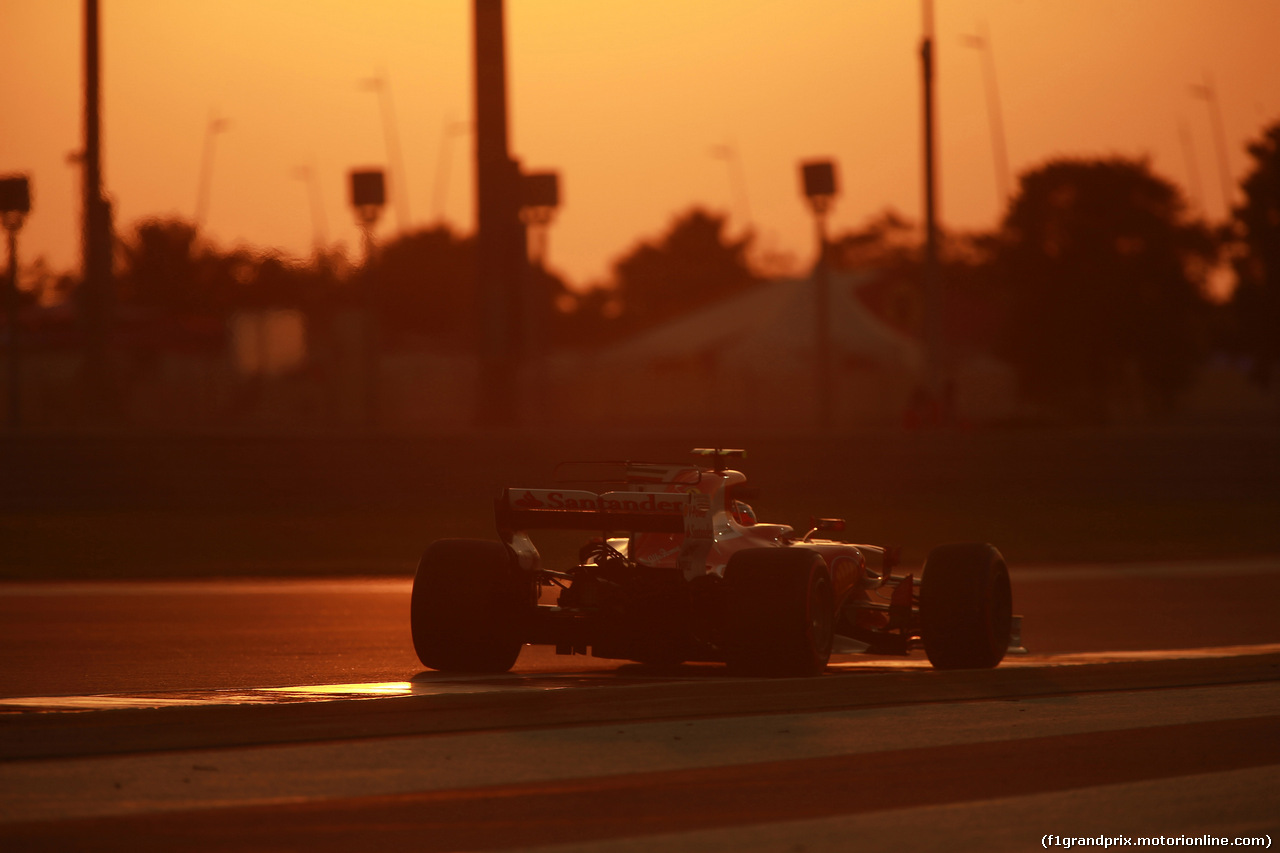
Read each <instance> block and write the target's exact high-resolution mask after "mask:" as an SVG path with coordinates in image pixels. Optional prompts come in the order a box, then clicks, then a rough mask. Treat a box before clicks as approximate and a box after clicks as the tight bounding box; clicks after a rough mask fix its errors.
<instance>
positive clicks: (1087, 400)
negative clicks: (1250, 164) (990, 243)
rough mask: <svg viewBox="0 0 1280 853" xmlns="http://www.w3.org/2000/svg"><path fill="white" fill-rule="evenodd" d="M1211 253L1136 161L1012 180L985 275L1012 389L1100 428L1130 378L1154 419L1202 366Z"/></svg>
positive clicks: (1172, 194)
mask: <svg viewBox="0 0 1280 853" xmlns="http://www.w3.org/2000/svg"><path fill="white" fill-rule="evenodd" d="M1214 252H1215V250H1214V243H1213V240H1212V237H1211V235H1210V234H1209V232H1208V230H1207V229H1206V228H1205V227H1204V226H1203V225H1202V224H1199V223H1194V222H1191V221H1189V220H1188V218H1187V215H1186V207H1185V203H1184V201H1183V199H1182V196H1181V194H1180V193H1179V191H1178V190H1177V189H1176V188H1175V187H1174V186H1172V185H1171V184H1170V183H1168V182H1167V181H1165V180H1163V179H1162V178H1159V177H1157V176H1155V175H1154V174H1152V172H1151V170H1150V167H1149V165H1148V163H1146V162H1145V161H1137V160H1128V159H1122V158H1112V159H1100V160H1078V159H1062V160H1056V161H1053V162H1050V163H1048V164H1046V165H1044V166H1042V167H1040V168H1038V169H1036V170H1034V171H1032V172H1029V173H1027V174H1025V175H1023V176H1022V179H1021V187H1020V192H1019V195H1018V197H1017V198H1016V199H1015V200H1014V202H1013V204H1012V205H1011V207H1010V209H1009V212H1008V214H1007V216H1006V218H1005V221H1004V223H1003V233H1002V235H1001V243H1000V246H999V248H998V252H997V258H996V263H995V265H994V268H993V270H994V273H995V274H996V275H997V276H998V277H999V279H1000V281H1001V283H1002V284H1003V286H1004V287H1005V288H1006V289H1007V293H1008V297H1009V309H1010V316H1009V320H1010V326H1009V329H1008V334H1007V337H1006V340H1005V343H1006V350H1005V351H1006V353H1007V356H1008V357H1009V359H1010V360H1011V362H1012V363H1013V364H1014V366H1015V368H1016V369H1017V370H1018V372H1019V375H1020V378H1021V380H1022V385H1023V390H1024V391H1025V392H1026V393H1028V395H1029V396H1030V397H1032V398H1033V399H1040V400H1042V401H1046V402H1052V403H1056V404H1058V405H1061V406H1063V407H1064V408H1065V409H1066V410H1067V411H1069V412H1070V413H1072V414H1073V415H1074V416H1076V417H1083V418H1090V419H1091V418H1105V417H1106V413H1107V409H1108V406H1109V403H1110V401H1111V400H1112V398H1113V395H1114V393H1115V391H1116V390H1117V389H1118V388H1120V387H1122V386H1123V385H1124V384H1125V383H1126V382H1128V381H1130V380H1131V378H1136V379H1137V380H1138V381H1139V383H1140V385H1141V387H1142V389H1143V391H1144V392H1145V393H1146V397H1147V401H1148V402H1149V403H1150V404H1151V405H1152V406H1153V408H1157V409H1159V408H1167V407H1168V406H1170V405H1172V403H1173V402H1174V399H1175V397H1176V395H1177V393H1178V392H1179V391H1180V390H1181V389H1183V388H1184V387H1185V386H1186V384H1187V383H1188V381H1189V378H1190V375H1191V372H1192V369H1193V367H1194V366H1195V365H1196V364H1197V361H1198V359H1199V358H1200V357H1201V355H1202V347H1203V343H1204V341H1203V325H1202V324H1203V321H1204V318H1205V314H1206V311H1207V304H1208V303H1207V301H1206V299H1205V296H1204V280H1205V277H1206V275H1207V272H1208V269H1209V267H1210V265H1211V262H1212V260H1213V257H1214Z"/></svg>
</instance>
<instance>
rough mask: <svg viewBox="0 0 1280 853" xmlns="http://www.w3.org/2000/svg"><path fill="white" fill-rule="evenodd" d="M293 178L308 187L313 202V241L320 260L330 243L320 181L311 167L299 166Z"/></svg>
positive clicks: (294, 171)
mask: <svg viewBox="0 0 1280 853" xmlns="http://www.w3.org/2000/svg"><path fill="white" fill-rule="evenodd" d="M293 176H294V177H295V178H297V179H298V180H300V181H303V182H304V183H306V185H307V195H308V197H309V198H310V200H311V241H312V243H313V244H314V246H315V254H316V257H317V258H318V257H320V255H321V254H322V253H323V252H324V247H325V246H326V245H328V243H329V223H328V222H327V220H326V219H325V215H324V201H323V200H322V199H321V198H320V180H319V178H317V177H316V170H315V169H314V168H312V167H311V166H299V167H298V168H296V169H294V170H293Z"/></svg>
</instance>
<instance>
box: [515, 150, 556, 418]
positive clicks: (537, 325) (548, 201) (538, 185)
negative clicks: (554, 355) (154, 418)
mask: <svg viewBox="0 0 1280 853" xmlns="http://www.w3.org/2000/svg"><path fill="white" fill-rule="evenodd" d="M559 206H560V176H559V175H558V174H557V173H556V172H528V173H525V174H523V175H521V176H520V219H521V221H523V222H524V225H525V231H526V234H527V235H528V250H529V251H528V258H529V263H528V264H527V265H526V267H525V274H526V278H527V282H526V284H525V286H524V287H523V288H521V292H522V298H521V300H520V302H521V303H523V304H522V305H519V306H517V311H518V312H519V314H520V317H519V320H520V325H521V326H522V327H523V330H522V331H523V334H522V339H523V340H522V341H521V344H522V346H521V349H522V352H520V353H519V354H518V355H519V356H523V360H524V362H525V364H526V365H527V366H528V374H527V381H528V385H529V386H530V387H529V389H528V391H529V392H531V393H526V394H524V395H522V396H523V397H524V400H525V401H526V402H525V407H524V408H525V413H526V415H527V416H532V417H533V418H534V419H535V420H536V421H537V422H539V423H541V422H543V421H544V420H545V419H544V418H543V417H542V415H543V413H544V407H545V404H546V398H547V394H546V391H547V363H546V355H547V330H548V327H549V326H550V325H551V323H550V320H551V292H550V290H549V288H548V287H547V283H548V278H547V275H546V262H547V236H548V232H549V231H550V229H551V221H552V220H553V219H554V218H555V214H556V209H557V208H558V207H559Z"/></svg>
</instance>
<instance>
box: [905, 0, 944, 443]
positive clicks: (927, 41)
mask: <svg viewBox="0 0 1280 853" xmlns="http://www.w3.org/2000/svg"><path fill="white" fill-rule="evenodd" d="M922 12H923V18H924V22H923V23H924V28H923V29H924V32H923V35H922V37H921V39H920V81H921V89H922V93H921V95H922V97H921V101H922V104H921V106H922V111H923V113H924V115H923V122H922V123H923V125H924V140H923V143H924V144H923V148H924V230H925V240H924V341H925V353H926V361H927V367H926V378H925V388H924V395H923V402H924V406H923V411H921V412H915V413H913V415H914V416H915V417H917V418H923V419H924V420H927V421H928V422H929V424H930V425H934V426H936V425H940V424H941V423H942V422H944V421H945V420H946V418H947V413H946V411H945V410H946V401H945V399H944V398H945V395H946V389H945V382H944V381H943V377H942V269H941V264H940V263H939V261H938V206H937V181H938V175H937V158H936V156H935V152H934V147H935V141H934V104H933V74H934V64H935V63H934V60H935V57H934V52H933V47H934V37H933V35H934V32H933V0H924V3H923V9H922Z"/></svg>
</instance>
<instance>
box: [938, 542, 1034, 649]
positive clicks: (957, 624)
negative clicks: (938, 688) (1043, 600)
mask: <svg viewBox="0 0 1280 853" xmlns="http://www.w3.org/2000/svg"><path fill="white" fill-rule="evenodd" d="M1012 626H1013V592H1012V590H1011V588H1010V586H1009V569H1008V568H1007V567H1006V566H1005V562H1004V558H1003V557H1002V556H1000V552H999V551H997V550H996V549H995V547H994V546H992V545H986V544H981V543H977V542H964V543H958V544H954V545H942V546H939V547H937V548H934V549H933V550H932V551H930V552H929V557H928V559H927V560H925V564H924V578H923V580H922V581H921V586H920V634H921V637H922V639H923V640H924V651H925V654H926V655H928V657H929V662H930V663H931V664H933V666H934V668H935V669H990V668H991V667H994V666H996V665H997V664H999V663H1000V661H1001V660H1003V659H1004V654H1005V651H1006V650H1007V649H1008V648H1009V634H1010V631H1011V629H1012Z"/></svg>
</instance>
